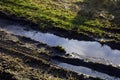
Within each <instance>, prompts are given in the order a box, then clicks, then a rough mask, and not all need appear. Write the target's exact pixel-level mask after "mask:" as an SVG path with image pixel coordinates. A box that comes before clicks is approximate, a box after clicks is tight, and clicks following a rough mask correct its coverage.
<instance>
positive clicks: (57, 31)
mask: <svg viewBox="0 0 120 80" xmlns="http://www.w3.org/2000/svg"><path fill="white" fill-rule="evenodd" d="M0 17H1V18H6V19H8V20H13V21H15V22H19V23H20V22H21V23H22V24H24V25H28V24H29V26H30V27H31V28H32V29H35V30H37V31H38V30H39V31H41V32H49V33H53V34H55V35H58V36H61V37H64V38H68V39H77V40H84V41H95V39H94V37H92V36H91V37H90V35H86V34H83V33H78V32H77V31H74V30H69V31H68V30H65V29H63V28H58V27H49V26H46V27H45V28H44V29H42V28H41V27H40V25H38V24H36V23H33V22H32V21H29V20H27V19H26V18H24V17H17V16H15V15H9V14H7V13H5V12H2V11H0ZM33 26H34V27H33ZM73 33H74V34H73ZM100 43H102V44H107V45H108V46H110V47H111V48H112V49H119V50H120V45H119V44H120V42H116V41H110V42H106V41H104V42H100Z"/></svg>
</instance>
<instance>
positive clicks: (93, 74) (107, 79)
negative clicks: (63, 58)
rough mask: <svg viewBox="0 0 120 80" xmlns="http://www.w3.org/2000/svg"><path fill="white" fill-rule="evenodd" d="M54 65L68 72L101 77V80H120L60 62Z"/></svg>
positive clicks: (55, 62) (119, 79)
mask: <svg viewBox="0 0 120 80" xmlns="http://www.w3.org/2000/svg"><path fill="white" fill-rule="evenodd" d="M53 63H54V64H55V65H57V66H59V67H62V68H66V69H68V70H71V71H74V72H77V73H83V74H87V75H88V76H93V77H99V78H101V79H105V80H120V78H115V77H111V76H109V75H107V74H104V73H101V72H97V71H94V70H91V69H89V68H86V67H82V66H73V65H70V64H67V63H62V62H58V61H53Z"/></svg>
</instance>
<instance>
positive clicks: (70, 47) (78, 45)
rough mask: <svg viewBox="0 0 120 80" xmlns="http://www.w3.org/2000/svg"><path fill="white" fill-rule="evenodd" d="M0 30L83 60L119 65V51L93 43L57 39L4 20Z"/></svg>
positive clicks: (51, 35)
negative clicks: (75, 54) (62, 50)
mask: <svg viewBox="0 0 120 80" xmlns="http://www.w3.org/2000/svg"><path fill="white" fill-rule="evenodd" d="M6 23H7V24H6ZM0 28H1V29H3V30H6V31H8V32H11V33H13V34H15V35H20V36H25V37H29V38H31V39H33V40H36V41H40V42H43V43H46V44H48V45H50V46H58V45H60V46H62V47H63V48H64V49H65V50H66V52H67V53H73V52H74V53H77V54H78V55H80V56H82V57H84V58H85V57H87V58H89V59H91V60H94V61H97V62H102V63H109V64H114V65H120V50H112V49H111V48H110V47H109V46H107V45H101V44H100V43H98V42H95V41H93V42H91V41H78V40H74V39H67V38H63V37H59V36H56V35H54V34H50V33H41V32H38V31H35V30H32V29H29V30H27V29H26V28H25V27H22V26H21V25H17V24H15V23H12V22H9V21H5V20H0ZM74 57H79V56H74Z"/></svg>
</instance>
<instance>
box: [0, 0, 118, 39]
mask: <svg viewBox="0 0 120 80" xmlns="http://www.w3.org/2000/svg"><path fill="white" fill-rule="evenodd" d="M68 1H69V3H71V4H72V5H73V6H77V5H75V4H74V3H75V2H80V1H81V0H68ZM0 10H1V11H4V12H7V13H9V14H14V15H16V16H18V17H24V18H26V19H27V20H30V21H32V22H33V23H36V24H38V25H39V26H40V28H41V29H44V28H46V27H51V28H52V27H58V28H63V29H66V30H74V29H75V28H77V32H78V33H85V34H88V35H89V33H92V34H93V36H96V35H97V36H99V37H101V36H102V34H105V35H107V34H108V33H106V32H105V31H104V30H102V29H101V28H104V26H106V25H107V26H108V28H109V26H111V25H109V23H107V24H106V25H105V24H103V23H101V22H100V21H99V20H97V19H94V20H93V19H91V20H88V19H86V18H85V17H84V16H83V17H82V16H79V15H78V14H77V12H76V11H73V9H66V8H64V2H63V3H62V4H60V3H59V2H58V1H57V0H0ZM117 35H119V34H117Z"/></svg>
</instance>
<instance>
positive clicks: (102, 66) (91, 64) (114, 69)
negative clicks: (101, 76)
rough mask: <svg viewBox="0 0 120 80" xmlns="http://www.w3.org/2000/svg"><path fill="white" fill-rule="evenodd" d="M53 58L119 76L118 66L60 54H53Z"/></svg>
mask: <svg viewBox="0 0 120 80" xmlns="http://www.w3.org/2000/svg"><path fill="white" fill-rule="evenodd" d="M52 59H53V60H57V61H60V62H64V63H68V64H71V65H75V66H83V67H88V68H90V69H92V70H96V71H98V72H102V73H106V74H108V75H110V76H115V77H120V68H118V67H114V66H112V65H105V64H101V63H94V62H90V61H87V62H86V61H84V60H82V59H77V58H67V57H61V56H53V58H52Z"/></svg>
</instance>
